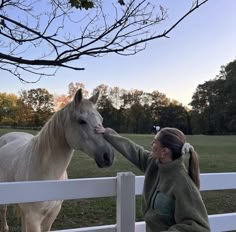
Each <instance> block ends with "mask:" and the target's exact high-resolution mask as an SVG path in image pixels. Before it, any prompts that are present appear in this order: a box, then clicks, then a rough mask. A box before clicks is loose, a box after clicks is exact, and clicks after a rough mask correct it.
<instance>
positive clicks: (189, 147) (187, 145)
mask: <svg viewBox="0 0 236 232" xmlns="http://www.w3.org/2000/svg"><path fill="white" fill-rule="evenodd" d="M190 151H194V148H193V146H192V145H191V144H190V143H184V145H183V147H182V149H181V154H182V155H185V154H187V153H189V152H190Z"/></svg>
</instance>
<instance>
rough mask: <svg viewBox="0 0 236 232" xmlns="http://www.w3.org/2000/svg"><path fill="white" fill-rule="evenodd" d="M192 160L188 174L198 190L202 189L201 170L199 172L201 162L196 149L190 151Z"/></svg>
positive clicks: (190, 160) (190, 159)
mask: <svg viewBox="0 0 236 232" xmlns="http://www.w3.org/2000/svg"><path fill="white" fill-rule="evenodd" d="M189 154H190V158H189V169H188V174H189V176H190V177H191V179H192V180H193V182H194V183H195V185H196V186H197V188H198V189H199V188H200V170H199V160H198V154H197V152H196V151H195V150H194V149H191V150H190V151H189Z"/></svg>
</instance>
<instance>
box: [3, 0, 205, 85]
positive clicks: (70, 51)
mask: <svg viewBox="0 0 236 232" xmlns="http://www.w3.org/2000/svg"><path fill="white" fill-rule="evenodd" d="M74 1H75V0H74ZM77 1H78V0H77ZM80 1H82V0H80ZM83 1H84V0H83ZM86 1H87V0H86ZM90 1H92V2H93V7H92V8H90V9H88V10H85V9H77V8H76V7H73V6H72V5H71V4H70V3H71V2H72V0H48V1H46V0H44V1H41V0H0V49H1V50H0V69H1V70H3V71H7V72H10V73H11V74H12V75H15V76H16V77H17V78H18V79H20V80H21V81H24V82H27V80H26V79H25V78H24V77H23V76H24V75H23V74H24V73H25V72H29V73H31V74H32V75H33V74H34V75H36V76H37V78H40V77H41V76H44V75H46V76H50V75H55V73H56V71H57V69H58V68H61V67H63V68H68V69H73V70H84V68H83V67H79V61H80V58H81V57H86V56H92V57H99V56H103V55H106V54H109V53H116V54H119V55H134V54H136V53H137V52H140V51H142V50H144V49H145V48H146V45H147V43H148V42H149V41H151V40H155V39H158V38H161V37H168V34H169V33H170V32H171V31H172V30H173V29H174V28H175V27H176V26H177V25H178V24H179V23H180V22H181V21H183V20H184V19H185V18H186V17H187V16H188V15H189V14H191V13H192V12H193V11H195V10H196V9H197V8H198V7H200V6H202V5H203V4H205V3H206V2H207V1H208V0H202V1H193V2H192V6H191V7H190V9H189V10H188V11H187V12H186V13H185V14H184V15H183V16H182V17H181V18H180V19H179V20H177V21H176V22H175V23H174V24H173V25H172V26H170V27H169V28H167V29H164V30H162V31H161V32H158V28H159V27H158V25H159V24H160V23H161V22H162V21H164V20H166V18H167V10H166V9H165V8H164V7H163V6H158V5H157V3H156V2H157V0H155V1H153V2H155V3H153V4H152V3H151V2H152V1H150V0H149V1H148V0H127V1H120V0H119V1H115V0H114V1H113V0H109V1H102V0H90Z"/></svg>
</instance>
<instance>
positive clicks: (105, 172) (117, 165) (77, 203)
mask: <svg viewBox="0 0 236 232" xmlns="http://www.w3.org/2000/svg"><path fill="white" fill-rule="evenodd" d="M6 132H9V130H7V129H0V135H1V134H4V133H6ZM29 132H30V133H31V131H29ZM32 133H36V132H34V131H33V132H32ZM125 136H127V137H129V138H130V139H132V140H134V141H135V142H137V143H138V144H141V145H143V146H144V147H145V148H146V149H150V143H151V141H152V138H153V136H152V135H134V134H126V135H125ZM188 141H189V142H190V143H191V144H193V145H194V147H195V150H196V151H197V152H198V153H199V157H200V168H201V173H209V172H235V171H236V136H205V135H193V136H188ZM125 171H131V172H133V173H135V174H136V175H142V173H141V172H140V171H139V170H138V169H137V168H136V167H135V166H134V165H132V164H131V163H129V162H128V161H127V160H126V159H125V158H123V157H122V156H121V155H118V154H117V155H116V157H115V161H114V165H113V166H112V167H109V168H105V169H99V168H98V167H97V166H96V164H95V162H94V161H93V160H92V159H91V158H89V157H88V156H87V155H86V154H84V153H82V152H79V151H76V152H75V153H74V156H73V159H72V162H71V163H70V165H69V168H68V175H69V178H84V177H105V176H116V174H117V172H125ZM226 181H227V180H226ZM202 196H203V200H204V202H205V204H206V206H207V210H208V214H216V213H229V212H235V211H236V210H235V209H236V191H235V190H230V191H228V190H227V191H209V192H202ZM140 208H141V206H140V197H137V213H136V219H137V221H140V220H142V215H141V209H140ZM115 214H116V199H115V198H112V197H111V198H98V199H91V200H89V199H85V200H73V201H64V203H63V207H62V210H61V212H60V214H59V216H58V218H57V220H56V221H55V222H54V225H53V229H69V228H78V227H86V226H95V225H106V224H114V223H115ZM8 221H9V225H10V228H11V231H13V232H14V231H15V232H18V231H20V229H19V222H17V220H16V219H15V215H14V212H13V208H12V207H10V209H9V212H8Z"/></svg>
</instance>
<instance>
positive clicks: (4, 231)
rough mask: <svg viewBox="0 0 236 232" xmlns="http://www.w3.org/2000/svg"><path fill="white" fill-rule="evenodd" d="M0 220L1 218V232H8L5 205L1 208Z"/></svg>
mask: <svg viewBox="0 0 236 232" xmlns="http://www.w3.org/2000/svg"><path fill="white" fill-rule="evenodd" d="M1 218H2V226H1V232H8V231H9V227H8V225H7V205H3V206H1Z"/></svg>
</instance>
